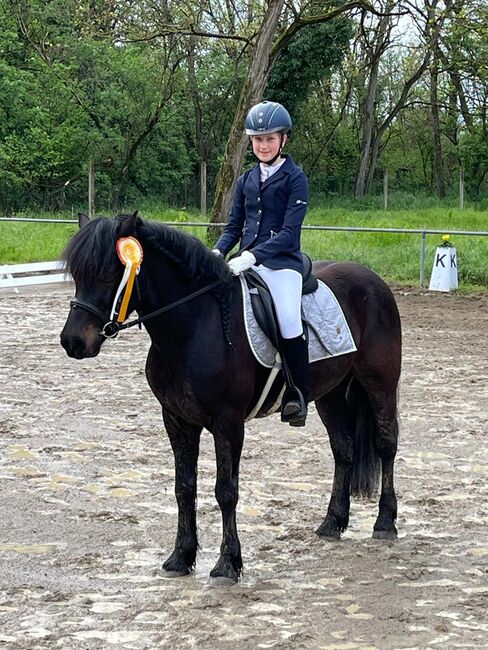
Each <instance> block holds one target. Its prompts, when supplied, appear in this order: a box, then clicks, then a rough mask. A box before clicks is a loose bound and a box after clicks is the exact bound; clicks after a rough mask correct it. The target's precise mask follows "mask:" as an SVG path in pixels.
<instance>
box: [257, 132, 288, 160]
mask: <svg viewBox="0 0 488 650" xmlns="http://www.w3.org/2000/svg"><path fill="white" fill-rule="evenodd" d="M286 138H287V136H286V135H284V136H283V145H284V144H285V142H286ZM251 142H252V150H253V152H254V155H255V156H257V158H259V160H260V161H261V162H268V160H272V159H273V158H274V157H275V156H276V154H277V153H278V152H279V150H280V147H281V133H267V134H266V135H253V136H251Z"/></svg>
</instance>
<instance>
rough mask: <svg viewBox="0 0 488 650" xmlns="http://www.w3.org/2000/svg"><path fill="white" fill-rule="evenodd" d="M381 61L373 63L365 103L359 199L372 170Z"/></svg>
mask: <svg viewBox="0 0 488 650" xmlns="http://www.w3.org/2000/svg"><path fill="white" fill-rule="evenodd" d="M379 63H380V60H379V58H377V59H376V60H375V61H373V66H372V68H371V73H370V76H369V83H368V89H367V93H366V97H365V99H364V102H363V109H362V111H361V112H362V115H363V125H362V133H361V149H360V151H361V153H360V156H359V167H358V173H357V176H356V191H355V193H354V195H355V197H356V198H357V199H360V198H362V197H363V196H364V194H365V190H366V179H367V175H368V170H369V169H370V167H371V166H370V156H371V141H372V138H373V126H374V118H375V116H374V101H375V98H376V91H377V88H378V68H379Z"/></svg>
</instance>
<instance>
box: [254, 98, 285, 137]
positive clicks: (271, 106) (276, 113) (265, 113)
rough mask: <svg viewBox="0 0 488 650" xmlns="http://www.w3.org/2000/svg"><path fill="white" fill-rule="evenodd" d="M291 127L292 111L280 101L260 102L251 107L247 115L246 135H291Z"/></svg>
mask: <svg viewBox="0 0 488 650" xmlns="http://www.w3.org/2000/svg"><path fill="white" fill-rule="evenodd" d="M291 127H292V123H291V117H290V113H288V111H287V110H286V108H285V107H284V106H282V105H281V104H278V102H267V101H264V102H260V103H259V104H256V106H253V107H252V108H251V110H250V111H249V113H248V114H247V117H246V135H265V134H266V133H283V134H285V133H286V134H287V135H290V133H291Z"/></svg>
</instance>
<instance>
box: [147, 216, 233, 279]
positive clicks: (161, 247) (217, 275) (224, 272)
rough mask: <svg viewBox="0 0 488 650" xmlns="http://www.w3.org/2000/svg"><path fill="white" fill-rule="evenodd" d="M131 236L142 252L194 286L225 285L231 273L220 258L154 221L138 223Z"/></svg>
mask: <svg viewBox="0 0 488 650" xmlns="http://www.w3.org/2000/svg"><path fill="white" fill-rule="evenodd" d="M135 236H136V237H138V238H139V240H140V242H141V244H142V246H143V248H144V246H145V245H149V246H150V247H152V248H153V249H155V250H156V251H157V252H159V253H161V254H163V255H165V256H166V258H168V259H170V260H171V261H172V262H173V263H174V264H176V265H177V266H178V267H179V270H180V272H181V273H182V274H183V275H184V276H185V277H187V278H188V279H192V280H195V281H196V282H197V283H198V284H201V283H203V282H204V281H206V282H212V281H215V280H221V281H222V284H223V285H225V284H229V282H230V281H231V278H232V276H231V273H230V271H229V268H228V266H227V264H226V263H225V262H224V260H223V258H222V257H220V256H218V255H214V254H213V253H212V252H211V251H210V250H209V249H208V248H207V247H206V246H205V245H204V244H202V242H201V241H200V240H199V239H197V238H196V237H194V236H193V235H189V234H188V233H184V232H181V231H179V230H177V229H176V228H172V227H170V226H165V225H164V224H162V223H159V222H157V221H144V220H140V221H139V222H138V225H137V227H136V233H135Z"/></svg>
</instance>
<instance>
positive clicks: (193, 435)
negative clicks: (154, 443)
mask: <svg viewBox="0 0 488 650" xmlns="http://www.w3.org/2000/svg"><path fill="white" fill-rule="evenodd" d="M163 420H164V425H165V427H166V431H167V433H168V436H169V439H170V442H171V446H172V448H173V454H174V458H175V494H176V501H177V503H178V530H177V533H176V541H175V548H174V551H173V552H172V553H171V555H170V556H169V558H168V559H167V560H166V562H165V563H164V564H163V569H164V570H165V571H167V572H168V573H170V574H172V575H175V576H182V575H187V574H188V573H190V571H191V569H192V567H193V565H194V564H195V558H196V555H197V548H198V540H197V518H196V511H195V500H196V494H197V461H198V450H199V444H200V434H201V431H202V428H201V427H199V426H195V425H193V424H189V423H188V422H185V421H184V420H181V418H178V417H176V416H174V415H171V414H170V413H167V412H166V411H164V410H163Z"/></svg>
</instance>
